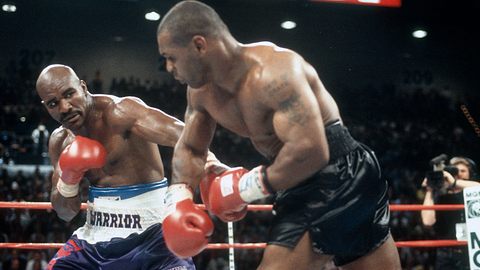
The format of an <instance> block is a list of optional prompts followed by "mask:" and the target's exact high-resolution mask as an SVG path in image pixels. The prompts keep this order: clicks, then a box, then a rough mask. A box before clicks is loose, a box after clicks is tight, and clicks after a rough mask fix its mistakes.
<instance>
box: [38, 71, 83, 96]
mask: <svg viewBox="0 0 480 270" xmlns="http://www.w3.org/2000/svg"><path fill="white" fill-rule="evenodd" d="M65 80H71V81H77V82H78V83H80V79H79V78H78V76H77V74H76V73H75V71H73V69H72V68H71V67H69V66H65V65H61V64H53V65H49V66H48V67H46V68H44V69H43V70H42V72H40V75H39V76H38V79H37V84H36V88H37V91H39V90H40V89H42V88H44V87H48V86H49V85H55V84H58V83H59V82H64V81H65ZM39 94H40V93H39Z"/></svg>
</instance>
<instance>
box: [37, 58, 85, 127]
mask: <svg viewBox="0 0 480 270" xmlns="http://www.w3.org/2000/svg"><path fill="white" fill-rule="evenodd" d="M36 89H37V93H38V95H39V96H40V98H41V99H42V103H43V104H44V106H45V108H47V110H48V113H49V114H50V115H51V116H52V117H53V119H55V120H57V121H58V122H60V123H62V125H64V126H65V127H68V128H71V129H78V128H80V127H81V125H82V124H83V122H84V121H85V118H86V117H87V115H88V112H89V110H90V107H91V104H92V102H93V101H92V98H91V95H90V93H88V89H87V86H86V84H85V82H84V81H82V80H80V79H79V78H78V76H77V74H76V73H75V71H73V69H72V68H71V67H69V66H65V65H60V64H54V65H50V66H48V67H46V68H44V69H43V70H42V72H40V75H39V76H38V79H37V84H36ZM76 116H79V117H76ZM72 119H75V121H73V120H72Z"/></svg>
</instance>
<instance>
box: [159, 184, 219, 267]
mask: <svg viewBox="0 0 480 270" xmlns="http://www.w3.org/2000/svg"><path fill="white" fill-rule="evenodd" d="M192 198H193V193H192V191H191V190H190V189H189V188H188V187H187V185H186V184H174V185H171V186H170V187H168V191H167V195H166V198H165V201H166V205H167V217H166V218H165V219H164V220H163V224H162V228H163V235H164V237H165V243H166V245H167V247H168V249H169V250H170V251H171V252H172V253H173V254H175V255H176V256H178V257H180V258H187V257H192V256H195V255H197V254H198V253H200V252H201V251H202V250H203V249H205V247H206V246H207V244H208V237H210V236H211V235H212V233H213V222H212V220H211V219H210V217H209V216H208V214H207V213H205V211H203V210H202V209H200V208H199V207H197V206H196V205H195V204H194V203H193V200H192Z"/></svg>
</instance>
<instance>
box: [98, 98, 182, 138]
mask: <svg viewBox="0 0 480 270" xmlns="http://www.w3.org/2000/svg"><path fill="white" fill-rule="evenodd" d="M107 117H109V120H110V123H112V124H113V125H114V126H115V127H116V128H119V129H122V130H129V131H131V132H132V133H133V134H135V135H137V136H139V137H141V138H143V139H145V140H146V141H149V142H153V143H156V144H159V145H162V146H171V147H173V146H175V144H176V142H177V141H178V139H179V138H180V134H181V133H182V130H183V126H184V124H183V123H182V122H181V121H180V120H178V119H176V118H175V117H172V116H170V115H167V114H166V113H164V112H163V111H161V110H159V109H156V108H153V107H150V106H147V105H146V104H145V103H143V102H142V101H141V100H140V99H137V98H133V97H126V98H122V99H120V101H119V102H117V103H116V105H115V106H113V108H112V109H111V110H109V113H108V115H107Z"/></svg>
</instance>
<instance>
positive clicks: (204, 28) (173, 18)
mask: <svg viewBox="0 0 480 270" xmlns="http://www.w3.org/2000/svg"><path fill="white" fill-rule="evenodd" d="M164 32H168V33H169V35H170V36H171V39H172V41H173V42H174V43H175V44H176V45H179V46H186V45H187V44H188V43H189V42H190V41H191V40H192V37H193V36H195V35H201V36H205V37H214V38H216V37H220V36H222V35H226V34H228V35H230V32H229V30H228V28H227V26H226V25H225V23H224V22H223V21H222V19H221V18H220V16H218V14H217V12H215V10H214V9H213V8H211V7H210V6H208V5H206V4H204V3H201V2H198V1H182V2H180V3H178V4H176V5H175V6H174V7H173V8H172V9H170V11H169V12H168V13H167V14H166V15H165V16H164V17H163V19H162V21H161V22H160V24H159V26H158V29H157V36H158V35H160V34H162V33H164Z"/></svg>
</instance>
